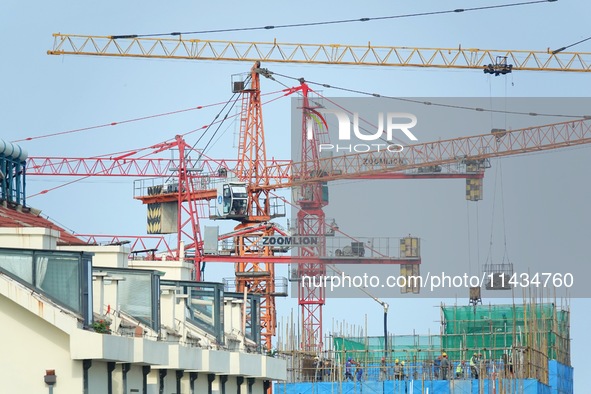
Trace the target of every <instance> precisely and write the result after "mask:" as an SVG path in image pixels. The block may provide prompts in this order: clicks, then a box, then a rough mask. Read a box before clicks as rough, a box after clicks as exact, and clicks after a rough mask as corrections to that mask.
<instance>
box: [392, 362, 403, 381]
mask: <svg viewBox="0 0 591 394" xmlns="http://www.w3.org/2000/svg"><path fill="white" fill-rule="evenodd" d="M394 379H395V380H402V365H400V361H398V359H396V360H394Z"/></svg>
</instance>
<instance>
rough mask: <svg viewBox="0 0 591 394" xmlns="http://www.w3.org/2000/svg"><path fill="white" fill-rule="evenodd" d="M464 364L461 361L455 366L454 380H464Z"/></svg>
mask: <svg viewBox="0 0 591 394" xmlns="http://www.w3.org/2000/svg"><path fill="white" fill-rule="evenodd" d="M465 364H466V363H465V362H464V361H463V360H462V361H460V362H459V363H458V365H457V366H456V379H464V365H465Z"/></svg>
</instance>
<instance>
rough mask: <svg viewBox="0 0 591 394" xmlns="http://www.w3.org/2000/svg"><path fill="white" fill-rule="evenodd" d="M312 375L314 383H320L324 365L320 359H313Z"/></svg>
mask: <svg viewBox="0 0 591 394" xmlns="http://www.w3.org/2000/svg"><path fill="white" fill-rule="evenodd" d="M313 365H314V375H315V379H316V381H322V372H323V370H324V363H323V362H322V360H321V359H320V357H318V356H316V357H314V364H313Z"/></svg>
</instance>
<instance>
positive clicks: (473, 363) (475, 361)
mask: <svg viewBox="0 0 591 394" xmlns="http://www.w3.org/2000/svg"><path fill="white" fill-rule="evenodd" d="M479 368H480V359H479V358H478V354H477V353H474V354H473V355H472V358H470V372H471V373H472V379H478V369H479Z"/></svg>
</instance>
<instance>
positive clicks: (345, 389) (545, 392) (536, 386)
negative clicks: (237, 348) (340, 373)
mask: <svg viewBox="0 0 591 394" xmlns="http://www.w3.org/2000/svg"><path fill="white" fill-rule="evenodd" d="M493 382H494V383H493ZM493 384H494V385H495V388H496V389H497V392H498V391H500V386H499V385H502V386H503V388H504V389H505V391H506V392H515V393H523V394H554V393H559V394H562V392H560V391H553V390H552V389H551V387H550V386H547V385H545V384H543V383H540V382H538V381H537V380H535V379H510V380H509V379H504V380H502V381H492V380H452V381H447V380H402V381H399V380H388V381H385V382H375V381H374V382H361V383H360V382H316V383H276V384H275V386H274V389H273V390H274V392H275V393H277V394H362V393H365V394H385V393H388V394H452V393H453V394H478V393H480V392H484V393H492V392H493ZM479 385H482V387H480V386H479ZM571 387H572V384H571ZM480 390H482V391H480ZM565 393H566V392H565ZM570 394H572V391H571V392H570Z"/></svg>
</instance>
